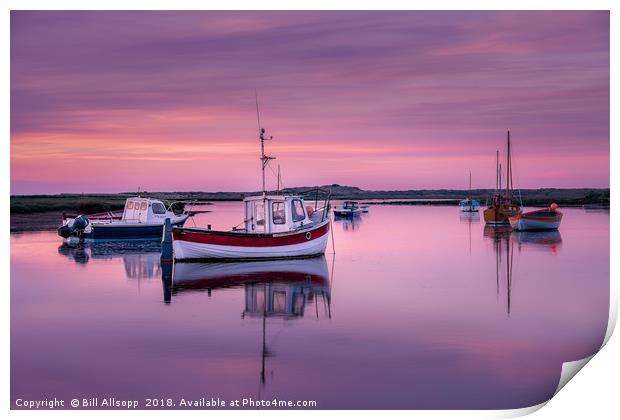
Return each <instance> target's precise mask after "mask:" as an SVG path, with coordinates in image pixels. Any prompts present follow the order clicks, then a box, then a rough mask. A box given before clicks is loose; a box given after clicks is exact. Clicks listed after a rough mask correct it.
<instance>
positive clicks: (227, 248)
mask: <svg viewBox="0 0 620 420" xmlns="http://www.w3.org/2000/svg"><path fill="white" fill-rule="evenodd" d="M259 137H260V142H261V162H262V175H263V192H262V194H261V195H257V196H253V197H247V198H245V199H244V200H243V201H244V204H245V218H244V220H243V222H242V224H243V225H244V227H243V228H241V229H235V228H233V230H231V231H214V230H209V229H201V228H174V229H173V231H172V244H173V250H174V259H175V260H258V259H281V258H300V257H310V256H318V255H322V254H324V253H325V248H326V247H327V239H328V236H329V227H330V217H329V195H328V196H327V198H326V199H325V200H324V203H323V207H322V208H320V209H318V208H316V207H314V208H313V207H309V206H306V205H305V202H304V199H303V197H302V196H299V195H281V194H274V195H268V194H267V193H266V191H265V166H267V163H268V162H269V160H270V159H273V158H272V157H269V156H265V146H264V141H265V129H263V128H260V123H259ZM270 139H271V137H270ZM315 203H316V204H318V200H317V201H316V202H315ZM316 204H315V206H316Z"/></svg>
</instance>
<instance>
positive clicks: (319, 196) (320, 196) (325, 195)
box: [297, 187, 332, 222]
mask: <svg viewBox="0 0 620 420" xmlns="http://www.w3.org/2000/svg"><path fill="white" fill-rule="evenodd" d="M297 194H298V195H300V196H302V197H304V200H306V199H308V200H310V199H314V211H315V212H321V222H323V221H324V220H325V219H326V218H327V216H328V215H329V209H330V202H331V197H332V190H331V188H330V189H325V188H321V187H315V188H310V189H308V190H305V191H299V192H298V193H297ZM312 194H314V197H312ZM319 201H322V203H321V204H322V207H319Z"/></svg>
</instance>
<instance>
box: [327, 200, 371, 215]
mask: <svg viewBox="0 0 620 420" xmlns="http://www.w3.org/2000/svg"><path fill="white" fill-rule="evenodd" d="M363 211H364V210H363V209H362V207H360V205H359V203H358V202H357V201H345V202H344V203H343V204H342V206H335V207H334V216H336V217H353V216H359V215H360V214H362V212H363Z"/></svg>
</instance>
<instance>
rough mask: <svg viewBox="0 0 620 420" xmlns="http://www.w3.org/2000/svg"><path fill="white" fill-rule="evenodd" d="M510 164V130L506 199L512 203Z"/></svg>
mask: <svg viewBox="0 0 620 420" xmlns="http://www.w3.org/2000/svg"><path fill="white" fill-rule="evenodd" d="M511 165H512V164H511V162H510V130H508V147H507V150H506V199H507V200H508V202H510V201H512V200H511V197H510V189H511V188H512V177H511V174H512V169H511Z"/></svg>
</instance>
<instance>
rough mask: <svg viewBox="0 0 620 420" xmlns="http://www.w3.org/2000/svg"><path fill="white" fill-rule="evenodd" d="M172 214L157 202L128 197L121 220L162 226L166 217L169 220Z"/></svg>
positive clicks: (149, 199) (162, 204)
mask: <svg viewBox="0 0 620 420" xmlns="http://www.w3.org/2000/svg"><path fill="white" fill-rule="evenodd" d="M171 215H172V212H169V211H168V210H167V209H166V206H165V205H164V203H162V202H161V201H159V200H154V199H151V198H142V197H130V198H128V199H127V201H125V209H124V210H123V218H122V220H124V221H127V222H135V223H157V224H162V221H163V220H165V219H166V217H168V218H170V217H171Z"/></svg>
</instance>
